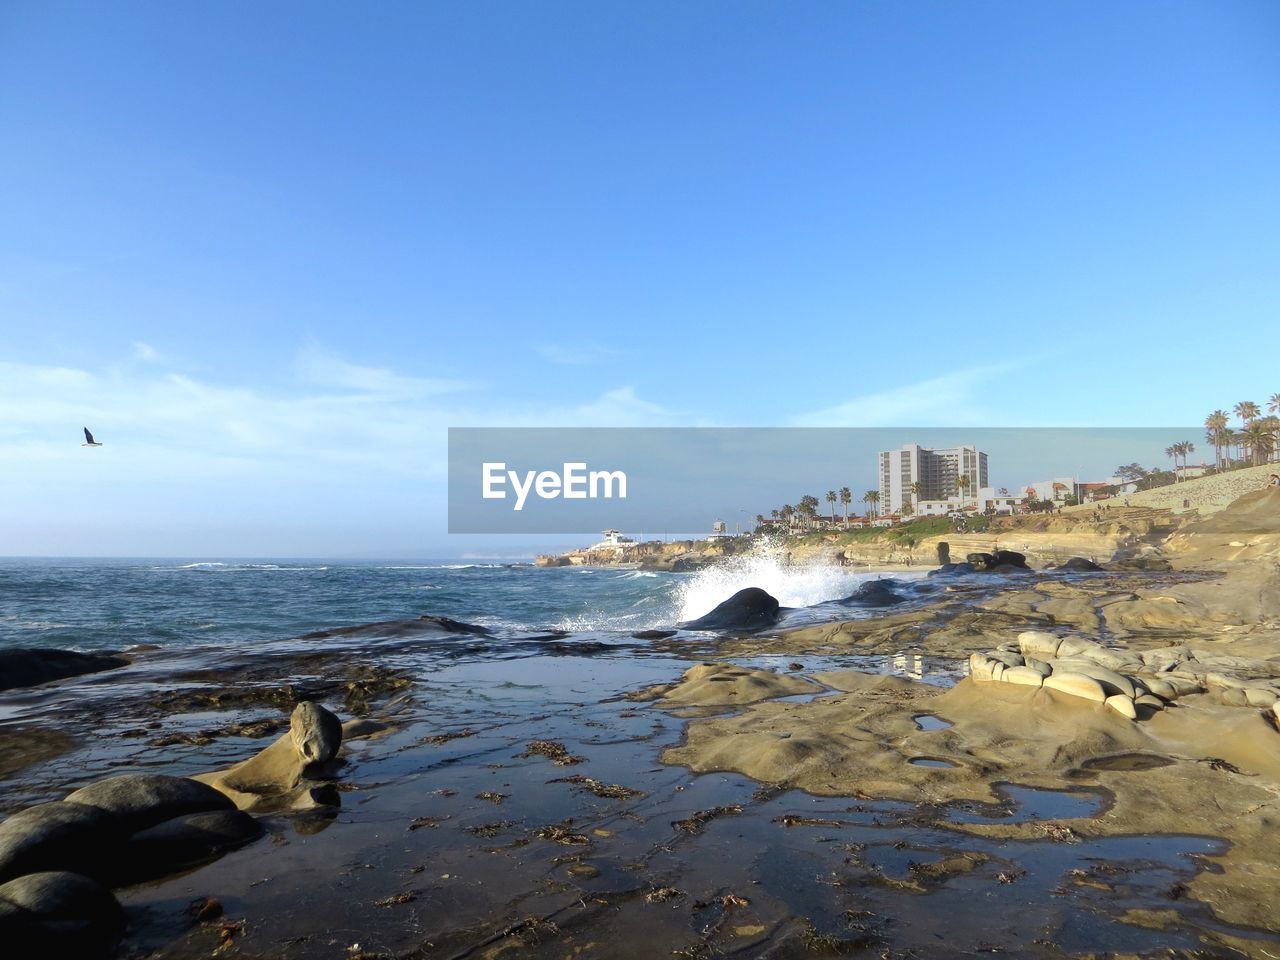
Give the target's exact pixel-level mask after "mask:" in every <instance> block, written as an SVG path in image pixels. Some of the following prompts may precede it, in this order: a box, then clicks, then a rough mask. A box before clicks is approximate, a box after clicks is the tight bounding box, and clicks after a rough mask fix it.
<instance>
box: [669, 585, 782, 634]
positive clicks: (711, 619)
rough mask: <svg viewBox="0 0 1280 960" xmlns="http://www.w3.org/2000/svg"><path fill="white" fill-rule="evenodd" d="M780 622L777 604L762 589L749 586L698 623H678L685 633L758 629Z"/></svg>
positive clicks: (695, 621) (706, 614) (691, 621)
mask: <svg viewBox="0 0 1280 960" xmlns="http://www.w3.org/2000/svg"><path fill="white" fill-rule="evenodd" d="M777 619H778V601H777V599H776V598H775V597H773V596H770V595H769V594H768V593H767V592H766V591H764V590H761V589H760V588H759V587H746V588H744V589H742V590H739V591H738V592H737V593H735V594H734V595H733V596H732V597H730V598H729V599H728V600H725V601H724V602H723V603H721V604H719V605H717V606H716V607H715V609H713V610H712V611H711V612H710V613H705V614H703V615H702V616H700V617H698V619H696V620H689V621H686V622H684V623H681V624H679V625H678V626H680V627H681V628H682V629H685V630H758V629H760V628H761V627H768V626H772V625H773V623H775V622H776V621H777Z"/></svg>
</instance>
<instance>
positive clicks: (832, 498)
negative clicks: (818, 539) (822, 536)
mask: <svg viewBox="0 0 1280 960" xmlns="http://www.w3.org/2000/svg"><path fill="white" fill-rule="evenodd" d="M827 503H829V504H831V525H832V526H833V527H834V526H835V523H836V492H835V491H834V490H828V491H827Z"/></svg>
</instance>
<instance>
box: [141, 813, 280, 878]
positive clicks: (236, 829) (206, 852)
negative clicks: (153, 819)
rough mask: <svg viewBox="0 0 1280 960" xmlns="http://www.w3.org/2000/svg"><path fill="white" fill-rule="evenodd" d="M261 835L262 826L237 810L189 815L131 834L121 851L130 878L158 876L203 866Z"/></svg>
mask: <svg viewBox="0 0 1280 960" xmlns="http://www.w3.org/2000/svg"><path fill="white" fill-rule="evenodd" d="M260 836H262V826H261V825H260V824H259V823H258V821H257V820H255V819H254V818H253V817H251V816H249V814H247V813H242V812H240V811H239V810H218V811H215V812H212V813H189V814H187V815H186V816H183V817H175V818H174V819H172V820H166V821H165V822H164V823H161V824H157V825H156V826H154V827H151V828H150V829H147V830H142V831H140V832H139V833H135V834H134V835H133V836H132V837H130V838H129V843H128V845H127V847H126V848H125V859H126V861H127V863H128V870H129V873H130V879H139V878H142V877H158V876H163V875H165V874H168V873H176V872H178V871H179V870H181V869H183V868H185V867H189V866H193V865H195V864H198V863H205V862H207V861H209V860H212V859H214V858H216V857H219V856H221V855H222V854H224V853H226V852H227V851H229V850H234V849H236V848H237V847H243V846H244V845H245V844H247V843H251V842H252V841H254V840H256V839H258V837H260Z"/></svg>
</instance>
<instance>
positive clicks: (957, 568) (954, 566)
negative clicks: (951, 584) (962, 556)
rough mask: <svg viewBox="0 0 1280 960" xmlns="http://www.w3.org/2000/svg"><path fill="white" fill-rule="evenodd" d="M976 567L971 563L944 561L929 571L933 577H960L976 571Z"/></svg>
mask: <svg viewBox="0 0 1280 960" xmlns="http://www.w3.org/2000/svg"><path fill="white" fill-rule="evenodd" d="M974 572H976V571H975V568H974V566H973V564H971V563H944V564H943V565H942V566H940V567H938V568H937V569H935V570H930V571H929V574H928V575H929V576H931V577H958V576H961V575H962V574H966V573H974Z"/></svg>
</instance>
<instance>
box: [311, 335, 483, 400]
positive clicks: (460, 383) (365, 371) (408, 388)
mask: <svg viewBox="0 0 1280 960" xmlns="http://www.w3.org/2000/svg"><path fill="white" fill-rule="evenodd" d="M293 368H294V372H295V373H297V375H298V376H299V377H300V378H301V379H302V380H303V381H304V382H306V383H309V384H312V385H314V386H319V387H331V388H335V389H340V390H354V391H360V392H364V393H372V394H377V395H379V396H383V397H401V398H411V397H429V396H437V395H439V394H444V393H456V392H457V391H460V390H470V389H474V388H475V386H476V384H475V383H473V382H470V381H465V380H449V379H440V378H434V377H409V376H404V375H402V374H398V373H395V372H394V371H392V370H388V369H386V368H384V367H366V366H361V365H359V364H355V363H351V362H349V361H347V360H344V359H342V358H341V357H339V356H337V355H335V354H333V353H330V352H329V351H327V350H325V349H324V348H323V347H321V346H319V345H318V344H314V343H312V344H308V345H307V346H305V347H303V348H302V349H301V350H299V351H298V354H297V356H296V357H295V358H294V363H293Z"/></svg>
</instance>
